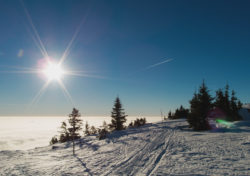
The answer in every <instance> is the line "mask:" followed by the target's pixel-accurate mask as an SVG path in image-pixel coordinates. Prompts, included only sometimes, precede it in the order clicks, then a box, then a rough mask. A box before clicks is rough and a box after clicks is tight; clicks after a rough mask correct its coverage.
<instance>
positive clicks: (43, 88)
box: [29, 80, 50, 107]
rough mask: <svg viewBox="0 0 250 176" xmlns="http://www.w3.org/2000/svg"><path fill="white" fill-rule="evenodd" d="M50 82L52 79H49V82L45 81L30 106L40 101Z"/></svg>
mask: <svg viewBox="0 0 250 176" xmlns="http://www.w3.org/2000/svg"><path fill="white" fill-rule="evenodd" d="M49 84H50V80H47V82H45V84H44V85H43V87H42V88H41V89H40V90H39V92H38V93H37V94H36V96H35V97H34V98H33V100H32V101H31V103H30V105H29V107H32V106H33V105H34V104H36V103H37V102H38V101H39V99H40V97H41V96H42V94H43V93H44V92H45V90H46V88H47V87H48V86H49Z"/></svg>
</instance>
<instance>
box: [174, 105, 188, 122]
mask: <svg viewBox="0 0 250 176" xmlns="http://www.w3.org/2000/svg"><path fill="white" fill-rule="evenodd" d="M188 113H189V110H188V109H185V108H184V107H183V106H182V105H181V106H180V108H179V109H178V108H177V109H176V110H175V113H174V114H173V115H172V118H173V119H180V118H187V116H188Z"/></svg>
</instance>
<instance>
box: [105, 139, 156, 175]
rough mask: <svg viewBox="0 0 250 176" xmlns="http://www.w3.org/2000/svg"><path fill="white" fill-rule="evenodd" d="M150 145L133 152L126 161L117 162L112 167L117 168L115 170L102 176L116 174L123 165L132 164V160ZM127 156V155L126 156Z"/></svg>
mask: <svg viewBox="0 0 250 176" xmlns="http://www.w3.org/2000/svg"><path fill="white" fill-rule="evenodd" d="M157 138H158V137H155V138H154V140H153V141H155V140H156V139H157ZM148 145H149V143H147V144H146V145H144V146H143V147H142V148H141V149H140V150H139V151H138V150H137V151H135V152H132V154H131V155H130V156H129V157H126V158H125V159H123V160H122V161H120V162H117V163H115V164H113V165H111V167H113V168H115V169H114V170H111V169H110V170H109V171H107V172H106V173H103V174H102V175H110V174H111V173H113V172H115V171H116V170H118V169H120V167H124V166H123V165H124V164H126V163H130V160H135V159H136V157H138V154H139V153H141V152H142V151H144V149H145V148H146V147H147V146H148ZM126 155H127V154H126Z"/></svg>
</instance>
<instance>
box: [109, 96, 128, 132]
mask: <svg viewBox="0 0 250 176" xmlns="http://www.w3.org/2000/svg"><path fill="white" fill-rule="evenodd" d="M126 116H127V115H125V112H124V109H122V104H121V101H120V99H119V97H117V98H116V100H115V103H114V107H113V111H112V112H111V117H112V120H111V124H110V127H111V128H112V129H114V130H118V131H119V130H123V129H124V128H125V127H124V125H123V124H124V123H125V122H126Z"/></svg>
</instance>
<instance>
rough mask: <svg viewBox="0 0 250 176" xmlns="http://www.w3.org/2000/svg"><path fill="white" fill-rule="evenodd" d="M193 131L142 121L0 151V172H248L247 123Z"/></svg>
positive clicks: (182, 125)
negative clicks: (101, 133)
mask: <svg viewBox="0 0 250 176" xmlns="http://www.w3.org/2000/svg"><path fill="white" fill-rule="evenodd" d="M235 125H236V126H235V128H234V129H228V130H226V132H225V131H224V132H194V131H191V130H189V129H188V128H187V123H186V121H185V120H172V121H165V122H159V123H154V124H147V125H145V126H143V127H140V128H131V129H128V130H124V131H120V132H114V133H112V134H111V135H110V136H109V137H108V138H107V139H105V140H101V141H99V140H97V139H96V138H95V137H94V136H89V137H85V138H82V139H81V140H80V141H78V145H77V148H76V156H72V148H71V144H70V143H65V144H57V145H54V147H53V148H54V149H52V146H48V147H42V148H36V149H32V150H27V151H1V152H0V175H43V176H44V175H79V176H83V175H250V165H249V163H250V126H249V124H246V123H245V122H237V123H236V124H235Z"/></svg>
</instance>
